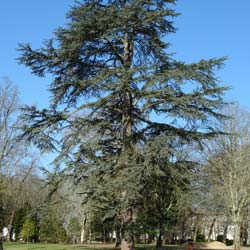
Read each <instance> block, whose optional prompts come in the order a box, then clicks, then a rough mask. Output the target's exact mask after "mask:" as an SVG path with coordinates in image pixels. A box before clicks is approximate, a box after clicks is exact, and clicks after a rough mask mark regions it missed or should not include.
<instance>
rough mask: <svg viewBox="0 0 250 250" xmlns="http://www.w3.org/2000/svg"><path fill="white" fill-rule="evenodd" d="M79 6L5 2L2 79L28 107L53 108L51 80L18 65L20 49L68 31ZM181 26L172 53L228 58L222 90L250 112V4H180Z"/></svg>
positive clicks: (195, 0)
mask: <svg viewBox="0 0 250 250" xmlns="http://www.w3.org/2000/svg"><path fill="white" fill-rule="evenodd" d="M73 3H74V1H73V0H8V1H7V0H2V1H1V8H0V32H1V39H0V77H6V76H7V77H9V78H10V79H11V80H12V81H13V82H14V83H15V84H16V85H17V86H18V88H19V92H20V100H21V102H22V103H23V104H29V105H30V104H37V105H39V106H40V107H46V106H47V105H48V98H49V93H48V91H47V87H48V83H49V82H50V79H49V78H46V79H45V78H37V77H35V76H32V75H31V73H30V70H29V69H28V68H25V67H24V66H21V65H18V63H17V61H16V58H17V57H18V52H17V51H16V49H17V48H18V43H20V42H29V43H31V44H32V46H33V47H34V48H39V47H41V46H42V42H43V41H44V40H45V39H48V38H51V37H52V32H53V31H54V30H55V29H56V28H57V27H58V26H63V25H64V24H65V23H66V22H67V20H66V19H65V14H66V12H67V11H68V10H69V6H71V5H73ZM175 8H176V10H177V11H178V12H180V13H182V14H181V16H179V17H177V18H176V20H175V25H176V27H177V28H178V31H177V33H176V34H174V35H171V36H170V37H169V38H167V39H169V40H170V42H171V43H172V47H171V49H170V52H175V53H176V55H175V57H176V58H178V59H180V60H182V61H186V62H195V61H197V60H200V59H203V58H204V59H208V58H211V57H220V56H227V57H228V58H229V59H228V61H227V62H226V64H225V67H224V68H223V69H222V70H221V71H219V72H218V76H219V78H220V80H221V82H222V83H221V84H222V85H229V86H232V90H231V91H230V92H228V93H227V95H226V98H227V99H228V100H230V101H231V100H233V101H237V102H239V103H240V105H242V106H243V107H246V108H249V107H250V98H249V96H250V84H249V81H250V79H249V72H250V28H249V24H250V15H249V10H250V1H249V0H239V1H237V2H236V1H233V0H206V1H205V0H179V1H178V2H177V5H176V7H175Z"/></svg>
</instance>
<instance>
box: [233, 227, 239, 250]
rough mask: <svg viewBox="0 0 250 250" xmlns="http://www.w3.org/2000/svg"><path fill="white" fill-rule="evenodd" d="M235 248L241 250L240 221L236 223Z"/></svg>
mask: <svg viewBox="0 0 250 250" xmlns="http://www.w3.org/2000/svg"><path fill="white" fill-rule="evenodd" d="M234 250H240V223H238V222H236V223H234Z"/></svg>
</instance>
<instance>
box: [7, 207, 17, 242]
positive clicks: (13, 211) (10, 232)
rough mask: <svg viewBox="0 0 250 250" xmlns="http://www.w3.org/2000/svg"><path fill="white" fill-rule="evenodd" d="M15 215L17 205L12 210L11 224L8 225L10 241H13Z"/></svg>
mask: <svg viewBox="0 0 250 250" xmlns="http://www.w3.org/2000/svg"><path fill="white" fill-rule="evenodd" d="M15 215H16V206H14V208H13V209H12V212H11V217H10V221H9V225H8V231H9V232H8V236H7V239H8V241H9V242H10V241H12V235H13V222H14V218H15Z"/></svg>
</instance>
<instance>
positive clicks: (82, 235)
mask: <svg viewBox="0 0 250 250" xmlns="http://www.w3.org/2000/svg"><path fill="white" fill-rule="evenodd" d="M86 222H87V219H86V217H84V219H83V220H82V223H81V237H80V241H81V244H83V243H84V242H86V235H85V231H86V230H85V229H86Z"/></svg>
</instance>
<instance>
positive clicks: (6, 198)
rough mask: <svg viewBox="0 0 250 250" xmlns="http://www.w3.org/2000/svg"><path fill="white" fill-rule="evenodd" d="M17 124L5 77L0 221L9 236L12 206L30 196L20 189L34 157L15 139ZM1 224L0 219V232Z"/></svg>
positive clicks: (0, 106)
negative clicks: (0, 213) (2, 212)
mask: <svg viewBox="0 0 250 250" xmlns="http://www.w3.org/2000/svg"><path fill="white" fill-rule="evenodd" d="M19 127H20V119H19V100H18V90H17V87H16V86H15V85H14V84H13V83H12V82H11V81H10V80H9V79H8V78H4V79H2V81H0V197H1V199H0V206H2V207H5V208H8V211H6V212H5V217H6V218H4V224H5V226H8V227H9V232H10V234H9V238H10V239H11V232H12V224H13V220H14V217H15V213H16V209H17V208H18V207H20V206H22V204H23V203H24V202H26V201H27V199H30V198H31V196H30V195H28V194H29V192H24V190H25V188H26V187H27V183H28V182H29V176H31V175H32V174H33V173H34V171H35V169H36V167H37V160H38V156H37V155H36V156H34V154H32V152H31V149H30V147H28V146H27V144H26V143H25V142H24V141H20V140H19V135H20V130H19V129H18V128H19ZM26 189H27V188H26ZM26 191H27V190H26ZM5 210H6V209H5ZM2 227H3V219H2V220H1V221H0V231H1V230H2Z"/></svg>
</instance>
